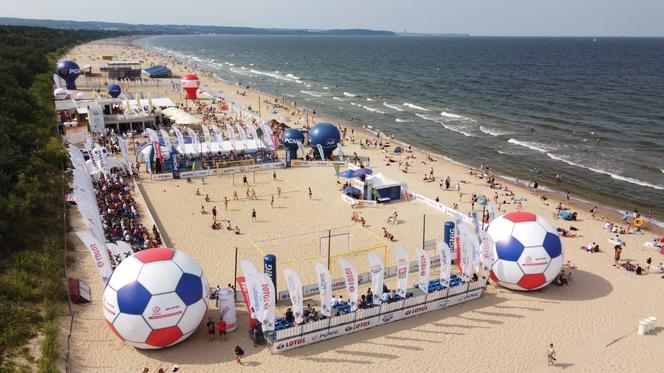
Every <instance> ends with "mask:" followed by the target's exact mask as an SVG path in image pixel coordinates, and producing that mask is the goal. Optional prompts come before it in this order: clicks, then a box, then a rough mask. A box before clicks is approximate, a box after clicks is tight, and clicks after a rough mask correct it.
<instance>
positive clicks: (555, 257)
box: [487, 212, 563, 291]
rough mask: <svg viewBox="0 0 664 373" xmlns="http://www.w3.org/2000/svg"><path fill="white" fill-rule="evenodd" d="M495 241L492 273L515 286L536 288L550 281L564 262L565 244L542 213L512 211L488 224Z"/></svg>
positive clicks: (503, 281) (496, 277)
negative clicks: (538, 214)
mask: <svg viewBox="0 0 664 373" xmlns="http://www.w3.org/2000/svg"><path fill="white" fill-rule="evenodd" d="M487 233H489V235H490V236H491V239H492V240H493V242H494V246H493V257H494V260H495V261H494V262H493V265H492V266H491V273H490V277H491V279H493V280H494V281H495V282H496V283H498V284H499V285H501V286H504V287H506V288H509V289H513V290H525V291H529V290H536V289H541V288H543V287H545V286H546V285H548V284H549V283H551V281H553V280H554V279H555V278H556V276H557V275H558V274H559V273H560V270H561V268H562V265H563V246H562V242H561V241H560V237H559V236H558V232H557V231H556V229H555V228H553V227H552V226H551V224H549V222H547V221H546V220H544V218H542V217H541V216H537V215H535V214H532V213H529V212H511V213H509V214H505V215H502V216H500V217H498V218H496V219H494V220H493V221H492V222H491V224H489V226H488V227H487Z"/></svg>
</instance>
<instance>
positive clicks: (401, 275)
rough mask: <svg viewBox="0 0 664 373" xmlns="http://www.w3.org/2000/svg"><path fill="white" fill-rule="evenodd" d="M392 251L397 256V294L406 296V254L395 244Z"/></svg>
mask: <svg viewBox="0 0 664 373" xmlns="http://www.w3.org/2000/svg"><path fill="white" fill-rule="evenodd" d="M394 253H395V254H396V256H397V288H396V289H395V290H396V292H397V294H398V295H399V296H401V297H404V298H405V297H406V289H408V256H406V252H405V251H404V250H403V248H402V247H400V246H397V247H395V248H394Z"/></svg>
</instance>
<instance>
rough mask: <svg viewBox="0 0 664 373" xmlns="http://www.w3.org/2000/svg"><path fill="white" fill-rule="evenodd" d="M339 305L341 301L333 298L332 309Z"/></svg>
mask: <svg viewBox="0 0 664 373" xmlns="http://www.w3.org/2000/svg"><path fill="white" fill-rule="evenodd" d="M337 305H339V300H338V299H337V297H335V296H332V304H331V306H332V308H334V307H336V306H337Z"/></svg>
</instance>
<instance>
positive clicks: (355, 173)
mask: <svg viewBox="0 0 664 373" xmlns="http://www.w3.org/2000/svg"><path fill="white" fill-rule="evenodd" d="M372 173H373V171H372V170H371V169H370V168H360V169H359V170H355V171H353V177H360V176H362V175H371V174H372Z"/></svg>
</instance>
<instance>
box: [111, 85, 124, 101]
mask: <svg viewBox="0 0 664 373" xmlns="http://www.w3.org/2000/svg"><path fill="white" fill-rule="evenodd" d="M120 93H122V88H120V86H119V85H117V84H115V83H114V84H109V85H108V94H109V95H110V96H111V97H113V98H118V97H119V96H120Z"/></svg>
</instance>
